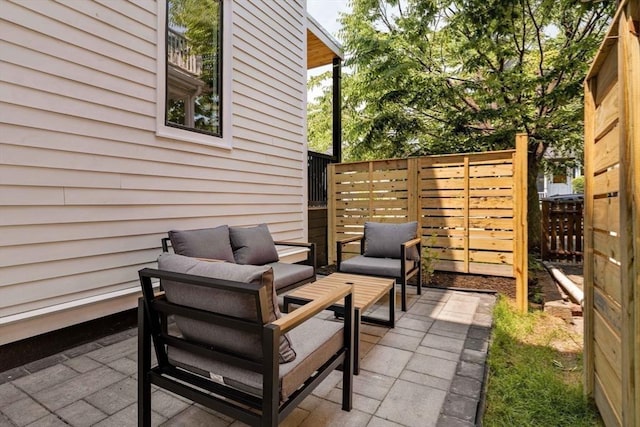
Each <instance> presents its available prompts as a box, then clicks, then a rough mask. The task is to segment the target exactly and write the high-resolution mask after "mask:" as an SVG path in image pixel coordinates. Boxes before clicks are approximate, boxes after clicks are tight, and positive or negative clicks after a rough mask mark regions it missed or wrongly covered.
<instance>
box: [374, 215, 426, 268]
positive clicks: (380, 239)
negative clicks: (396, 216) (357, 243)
mask: <svg viewBox="0 0 640 427" xmlns="http://www.w3.org/2000/svg"><path fill="white" fill-rule="evenodd" d="M417 233H418V222H417V221H412V222H406V223H403V224H390V223H381V222H365V223H364V255H365V256H368V257H376V258H400V246H401V245H402V244H403V243H404V242H406V241H408V240H412V239H415V238H416V236H417ZM418 257H419V254H418V250H417V248H415V247H413V248H409V251H408V253H407V258H409V259H412V260H417V259H418Z"/></svg>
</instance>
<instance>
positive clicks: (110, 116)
mask: <svg viewBox="0 0 640 427" xmlns="http://www.w3.org/2000/svg"><path fill="white" fill-rule="evenodd" d="M304 7H305V6H304V2H303V1H298V0H284V1H277V2H274V1H270V0H236V1H231V0H225V16H226V18H225V22H224V24H225V25H231V29H232V30H231V33H232V34H233V36H232V40H231V43H230V46H231V58H230V59H231V67H230V68H231V71H232V72H231V75H225V76H224V77H223V78H224V79H226V84H228V85H230V93H231V101H230V109H231V117H230V120H231V129H230V131H231V134H232V137H231V138H230V141H229V143H230V148H221V147H216V146H210V145H203V144H197V143H192V142H186V141H181V140H176V139H171V138H166V137H159V136H157V134H156V130H157V129H156V114H157V112H156V110H157V108H156V96H157V94H156V85H157V81H156V75H157V73H158V70H159V69H161V67H164V58H160V60H159V59H158V53H157V52H158V49H157V43H156V40H157V39H158V31H159V29H158V20H157V16H158V13H159V8H164V1H162V0H159V1H158V2H156V1H152V0H138V1H133V0H132V1H126V0H117V1H112V0H95V1H74V0H63V1H60V2H52V1H37V2H35V1H28V0H22V1H18V0H16V1H10V0H0V10H2V13H1V14H0V345H1V344H5V343H8V342H12V341H16V340H19V339H22V338H25V337H29V336H33V335H36V334H39V333H43V332H47V331H50V330H54V329H58V328H61V327H64V326H68V325H70V324H75V323H80V322H82V321H86V320H90V319H93V318H96V317H100V316H104V315H106V314H110V313H114V312H118V311H121V310H124V309H128V308H132V307H134V305H135V304H136V298H137V291H138V287H139V283H138V280H137V271H138V270H139V269H141V268H143V267H154V266H155V260H156V258H157V256H158V254H159V253H160V251H161V249H160V238H161V237H164V236H166V232H167V230H170V229H172V228H179V229H190V228H202V227H210V226H216V225H221V224H230V225H253V224H258V223H262V222H266V223H267V224H268V225H269V228H270V230H271V232H272V234H273V235H274V238H276V239H280V240H300V241H303V240H306V239H307V235H306V234H307V231H306V230H307V226H306V225H307V224H306V223H307V215H306V158H307V157H306V124H305V123H306V52H305V41H306V12H305V10H304ZM160 31H164V29H163V28H161V29H160ZM227 131H229V129H227Z"/></svg>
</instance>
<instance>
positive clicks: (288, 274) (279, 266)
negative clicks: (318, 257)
mask: <svg viewBox="0 0 640 427" xmlns="http://www.w3.org/2000/svg"><path fill="white" fill-rule="evenodd" d="M267 265H268V266H270V267H271V268H273V285H274V286H275V288H276V292H279V291H280V289H282V288H286V287H287V286H290V285H293V284H294V283H298V282H301V281H303V280H305V279H309V278H310V277H313V275H314V274H315V272H314V270H313V266H311V265H302V264H288V263H285V262H272V263H269V264H267Z"/></svg>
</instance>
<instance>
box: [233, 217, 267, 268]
mask: <svg viewBox="0 0 640 427" xmlns="http://www.w3.org/2000/svg"><path fill="white" fill-rule="evenodd" d="M229 236H230V239H231V247H232V248H233V256H234V258H235V260H236V262H237V263H238V264H253V265H263V264H268V263H270V262H276V261H278V259H279V258H278V251H277V250H276V245H275V244H274V243H273V238H272V237H271V233H270V232H269V228H268V227H267V224H260V225H258V226H255V227H229Z"/></svg>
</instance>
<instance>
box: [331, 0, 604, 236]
mask: <svg viewBox="0 0 640 427" xmlns="http://www.w3.org/2000/svg"><path fill="white" fill-rule="evenodd" d="M351 6H352V11H351V13H349V14H346V15H343V17H342V24H343V29H342V31H341V34H340V36H341V38H342V40H343V43H344V47H345V52H346V53H347V56H348V60H347V61H346V62H345V66H346V67H347V68H346V69H347V70H350V72H349V73H345V74H344V77H343V94H344V101H343V102H344V108H345V111H349V112H351V113H353V112H357V114H349V116H348V117H349V118H348V119H347V118H343V123H344V124H343V129H344V141H345V145H346V149H345V153H346V154H345V157H346V156H347V155H349V156H351V159H358V158H371V157H375V158H384V157H404V156H409V155H423V154H441V153H454V152H472V151H488V150H500V149H508V148H513V146H514V140H515V134H516V133H518V132H526V133H527V134H528V136H529V147H528V152H529V155H528V170H529V177H528V178H529V190H528V200H529V242H530V246H531V247H537V246H538V244H539V236H540V233H539V227H540V221H539V217H540V212H539V207H538V206H539V204H538V193H537V190H536V177H537V175H538V171H539V170H540V168H541V165H542V162H543V156H544V154H545V152H546V151H547V149H548V148H550V147H552V148H553V151H554V153H555V154H557V155H562V154H569V153H575V152H577V151H581V147H582V134H583V131H582V129H583V123H582V121H583V117H582V116H583V110H582V81H583V79H584V77H585V74H586V71H587V67H588V65H589V63H590V61H591V58H593V56H594V55H595V52H596V50H597V48H598V46H599V44H600V42H601V41H602V40H603V38H604V34H605V31H606V29H607V26H608V23H609V22H610V17H611V16H612V14H613V11H614V2H583V1H580V0H453V1H452V0H449V1H447V0H387V1H384V0H353V1H352V4H351ZM347 158H348V157H347Z"/></svg>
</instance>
